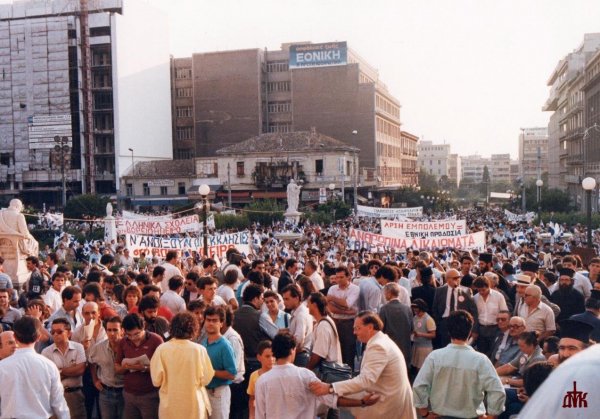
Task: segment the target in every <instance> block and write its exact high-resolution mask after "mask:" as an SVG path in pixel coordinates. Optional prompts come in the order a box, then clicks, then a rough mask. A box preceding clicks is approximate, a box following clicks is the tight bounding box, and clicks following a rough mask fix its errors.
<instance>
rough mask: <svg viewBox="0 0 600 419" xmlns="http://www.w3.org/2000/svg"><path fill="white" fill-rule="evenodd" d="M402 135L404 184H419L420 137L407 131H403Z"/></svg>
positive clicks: (402, 181) (402, 180)
mask: <svg viewBox="0 0 600 419" xmlns="http://www.w3.org/2000/svg"><path fill="white" fill-rule="evenodd" d="M400 135H401V136H402V179H401V183H402V185H417V184H418V183H419V179H418V172H417V148H418V145H419V137H417V136H416V135H413V134H411V133H409V132H406V131H401V132H400Z"/></svg>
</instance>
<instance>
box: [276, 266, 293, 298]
mask: <svg viewBox="0 0 600 419" xmlns="http://www.w3.org/2000/svg"><path fill="white" fill-rule="evenodd" d="M296 272H298V261H296V259H294V258H290V259H288V260H287V261H286V262H285V269H284V270H283V271H282V272H281V275H280V276H279V281H277V292H278V293H279V294H280V295H281V294H283V289H284V288H285V287H287V286H288V285H290V284H293V283H294V278H295V277H296Z"/></svg>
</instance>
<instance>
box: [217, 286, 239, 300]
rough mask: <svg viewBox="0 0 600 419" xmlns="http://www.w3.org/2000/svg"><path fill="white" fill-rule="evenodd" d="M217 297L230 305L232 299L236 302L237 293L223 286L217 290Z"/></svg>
mask: <svg viewBox="0 0 600 419" xmlns="http://www.w3.org/2000/svg"><path fill="white" fill-rule="evenodd" d="M217 296H218V297H221V298H222V299H223V300H224V301H225V302H226V303H227V304H229V301H231V299H232V298H233V299H234V300H235V291H234V290H233V288H231V287H230V286H229V285H225V284H222V285H220V286H219V288H217Z"/></svg>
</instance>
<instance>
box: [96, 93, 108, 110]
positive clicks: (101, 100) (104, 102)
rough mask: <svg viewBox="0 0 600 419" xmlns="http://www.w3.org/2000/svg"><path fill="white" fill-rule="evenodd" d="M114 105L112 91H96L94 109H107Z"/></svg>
mask: <svg viewBox="0 0 600 419" xmlns="http://www.w3.org/2000/svg"><path fill="white" fill-rule="evenodd" d="M112 107H113V95H112V92H95V93H94V110H100V109H102V110H107V109H112Z"/></svg>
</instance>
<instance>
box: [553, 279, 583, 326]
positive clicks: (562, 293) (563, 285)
mask: <svg viewBox="0 0 600 419" xmlns="http://www.w3.org/2000/svg"><path fill="white" fill-rule="evenodd" d="M558 272H559V277H558V289H557V290H556V291H554V292H553V293H552V295H551V296H550V301H552V302H553V303H554V304H557V305H558V306H559V307H560V314H559V315H558V317H557V318H556V320H557V321H559V322H560V321H562V320H566V319H568V318H569V317H571V316H572V315H574V314H579V313H583V312H584V311H585V304H584V301H583V295H582V294H581V293H580V292H579V291H576V290H575V289H574V288H573V275H575V271H574V270H573V269H569V268H562V269H560V270H559V271H558Z"/></svg>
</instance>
